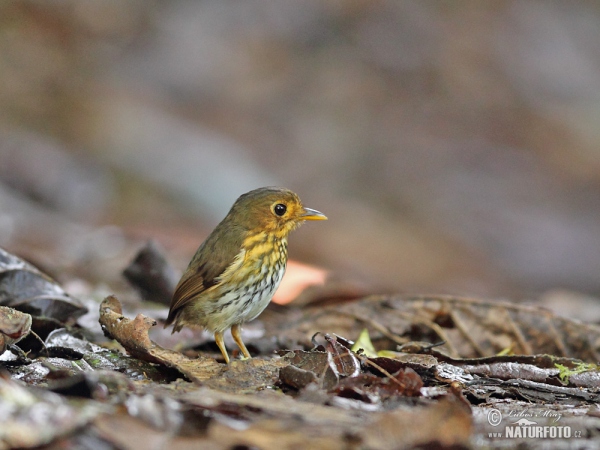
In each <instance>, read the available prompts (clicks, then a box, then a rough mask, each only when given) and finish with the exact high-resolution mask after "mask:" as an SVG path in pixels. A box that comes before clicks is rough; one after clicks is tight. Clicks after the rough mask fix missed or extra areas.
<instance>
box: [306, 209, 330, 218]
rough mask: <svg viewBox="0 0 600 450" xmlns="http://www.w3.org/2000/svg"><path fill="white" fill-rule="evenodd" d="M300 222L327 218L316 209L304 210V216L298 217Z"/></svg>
mask: <svg viewBox="0 0 600 450" xmlns="http://www.w3.org/2000/svg"><path fill="white" fill-rule="evenodd" d="M300 218H301V219H302V220H327V216H326V215H325V214H323V213H321V212H319V211H317V210H316V209H310V208H304V214H302V215H301V216H300Z"/></svg>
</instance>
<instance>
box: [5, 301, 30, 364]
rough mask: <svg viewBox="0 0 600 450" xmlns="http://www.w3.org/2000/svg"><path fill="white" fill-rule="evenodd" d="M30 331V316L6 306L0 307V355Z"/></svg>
mask: <svg viewBox="0 0 600 450" xmlns="http://www.w3.org/2000/svg"><path fill="white" fill-rule="evenodd" d="M30 331H31V315H29V314H27V313H23V312H21V311H17V310H16V309H13V308H9V307H7V306H0V355H1V354H2V353H4V351H5V350H6V347H8V346H9V345H12V344H16V343H17V342H19V341H20V340H21V339H23V338H24V337H25V336H27V335H28V334H29V332H30Z"/></svg>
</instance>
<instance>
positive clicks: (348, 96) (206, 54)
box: [0, 0, 600, 299]
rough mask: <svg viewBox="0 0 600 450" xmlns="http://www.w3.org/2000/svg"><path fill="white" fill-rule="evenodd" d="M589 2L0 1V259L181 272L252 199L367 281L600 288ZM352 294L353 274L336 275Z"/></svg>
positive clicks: (489, 292)
mask: <svg viewBox="0 0 600 450" xmlns="http://www.w3.org/2000/svg"><path fill="white" fill-rule="evenodd" d="M599 42H600V3H598V2H596V1H579V2H569V3H568V4H567V3H565V2H562V1H560V0H556V1H527V2H523V1H518V0H515V1H493V2H451V1H423V0H413V1H370V0H369V1H367V0H363V1H360V0H348V1H342V0H338V1H334V0H329V1H316V0H282V1H269V0H245V1H238V2H232V1H222V0H203V1H161V2H159V1H151V0H143V1H142V0H139V1H128V2H121V1H116V0H114V1H102V2H85V1H70V0H63V1H56V2H46V1H11V2H2V3H0V246H2V247H4V248H6V249H7V250H9V251H13V252H16V253H17V254H19V255H21V256H24V257H26V258H28V259H30V260H31V261H33V262H34V263H36V264H38V265H40V266H42V268H43V269H45V270H47V271H49V272H50V273H51V274H52V275H54V276H56V277H57V278H59V280H62V281H65V280H68V279H73V278H78V277H82V278H83V279H86V280H90V281H91V282H93V283H99V282H100V283H108V284H110V283H111V282H112V281H114V280H117V279H120V273H121V270H122V269H123V267H124V265H125V264H126V263H127V261H128V260H130V259H131V258H132V257H133V255H134V254H135V252H136V250H137V249H138V248H139V246H140V245H141V244H143V242H144V241H145V240H146V239H148V238H153V239H155V240H156V241H158V242H159V243H160V244H161V245H162V247H163V248H164V249H165V251H166V254H167V256H168V258H169V259H170V260H171V261H172V262H173V264H174V265H175V266H176V267H177V268H178V269H183V268H184V267H185V265H186V264H187V262H188V261H189V259H190V257H191V256H192V254H193V253H194V251H195V249H196V248H197V246H198V245H199V244H200V242H201V241H202V240H203V239H204V238H205V237H206V235H207V234H208V233H209V232H210V230H211V229H212V228H213V227H214V226H215V225H216V224H217V223H218V221H219V220H220V219H221V218H222V217H223V216H224V215H225V214H226V212H227V211H228V209H229V208H230V206H231V204H232V203H233V201H234V200H235V199H236V198H237V196H239V195H240V194H242V193H243V192H246V191H248V190H250V189H253V188H255V187H259V186H265V185H282V186H286V187H288V188H290V189H293V190H294V191H296V192H297V193H298V194H299V195H300V196H301V198H302V199H303V201H304V203H305V205H307V206H309V207H311V208H315V209H318V210H320V211H323V212H324V213H326V214H327V215H328V217H329V221H328V222H321V223H310V224H307V225H305V226H304V227H303V228H301V229H300V230H299V231H297V232H296V233H295V234H294V235H292V237H291V239H290V254H291V256H292V257H293V258H295V259H296V260H299V261H303V262H305V263H309V264H313V265H316V266H318V267H321V268H324V269H326V270H328V271H329V273H330V274H331V275H330V277H331V278H333V279H338V280H342V281H343V282H347V283H349V284H351V285H353V286H354V285H356V286H362V287H365V289H367V290H369V291H371V292H391V291H397V292H406V291H409V292H438V293H440V292H441V293H459V294H469V295H484V296H494V297H502V296H506V297H510V298H514V299H517V298H523V297H529V296H536V295H539V294H541V293H546V295H551V294H548V293H549V292H550V293H552V292H563V293H564V291H557V290H572V291H576V292H579V293H582V294H585V295H597V294H599V293H600V126H599V123H600V45H598V43H599ZM353 283H354V284H353Z"/></svg>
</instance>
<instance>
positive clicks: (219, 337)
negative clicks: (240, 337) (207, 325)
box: [215, 331, 229, 364]
mask: <svg viewBox="0 0 600 450" xmlns="http://www.w3.org/2000/svg"><path fill="white" fill-rule="evenodd" d="M215 342H216V343H217V345H218V346H219V350H221V354H222V355H223V358H224V359H225V362H226V363H227V364H229V355H228V354H227V349H226V348H225V342H223V332H222V331H217V332H216V333H215Z"/></svg>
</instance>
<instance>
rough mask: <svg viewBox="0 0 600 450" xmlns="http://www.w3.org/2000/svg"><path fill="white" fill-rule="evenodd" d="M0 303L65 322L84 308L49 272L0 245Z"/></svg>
mask: <svg viewBox="0 0 600 450" xmlns="http://www.w3.org/2000/svg"><path fill="white" fill-rule="evenodd" d="M0 305H5V306H10V307H12V308H15V309H18V310H19V311H23V312H26V313H29V314H31V315H32V316H42V317H48V318H51V319H56V320H58V321H59V322H61V323H63V324H65V323H69V322H72V321H74V320H75V319H76V318H78V317H80V316H82V315H83V314H85V313H86V312H87V309H86V308H85V307H84V306H83V305H82V304H81V302H79V300H77V299H75V298H73V297H71V296H70V295H68V294H67V293H66V292H65V291H63V289H62V288H61V287H60V286H59V285H58V284H57V283H56V282H55V281H54V280H53V279H52V278H50V277H49V276H48V275H46V274H44V273H42V272H40V271H39V270H38V269H37V268H35V267H34V266H32V265H31V264H29V263H27V262H25V261H23V260H22V259H21V258H19V257H17V256H15V255H13V254H11V253H8V252H7V251H6V250H4V249H1V248H0Z"/></svg>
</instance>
